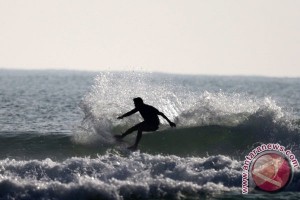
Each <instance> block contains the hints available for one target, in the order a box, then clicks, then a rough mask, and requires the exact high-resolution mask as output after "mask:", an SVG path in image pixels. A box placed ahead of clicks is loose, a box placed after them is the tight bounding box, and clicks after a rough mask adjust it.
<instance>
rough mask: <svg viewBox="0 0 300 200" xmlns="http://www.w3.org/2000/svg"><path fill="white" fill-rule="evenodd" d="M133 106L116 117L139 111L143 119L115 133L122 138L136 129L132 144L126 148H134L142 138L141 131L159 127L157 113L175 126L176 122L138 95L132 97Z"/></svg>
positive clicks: (153, 129)
mask: <svg viewBox="0 0 300 200" xmlns="http://www.w3.org/2000/svg"><path fill="white" fill-rule="evenodd" d="M133 102H134V105H135V108H134V109H133V110H131V111H129V112H127V113H125V114H124V115H122V116H120V117H118V119H123V118H124V117H128V116H130V115H132V114H134V113H136V112H138V111H139V112H140V114H141V115H142V117H143V118H144V121H143V122H141V123H139V124H136V125H135V126H133V127H131V128H129V129H128V130H127V131H125V133H123V134H122V135H116V136H115V137H116V138H117V139H122V138H124V137H125V136H126V135H129V134H130V133H132V132H134V131H138V132H137V136H136V141H135V143H134V145H133V146H131V147H129V148H128V149H130V150H136V149H137V146H138V144H139V142H140V140H141V138H142V132H143V131H145V132H150V131H156V130H157V129H158V128H159V118H158V115H160V116H162V117H163V118H165V119H166V120H167V121H168V122H169V124H170V126H171V127H176V124H175V123H174V122H171V121H170V120H169V119H168V118H167V117H166V116H165V115H164V113H162V112H160V111H158V110H157V109H156V108H154V107H153V106H150V105H147V104H144V102H143V99H142V98H140V97H137V98H134V99H133Z"/></svg>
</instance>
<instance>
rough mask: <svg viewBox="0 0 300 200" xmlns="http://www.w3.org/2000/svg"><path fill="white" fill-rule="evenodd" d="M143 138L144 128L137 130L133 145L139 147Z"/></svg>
mask: <svg viewBox="0 0 300 200" xmlns="http://www.w3.org/2000/svg"><path fill="white" fill-rule="evenodd" d="M141 138H142V130H141V129H139V130H138V132H137V136H136V139H135V143H134V145H133V146H134V147H135V148H137V146H138V144H139V142H140V140H141Z"/></svg>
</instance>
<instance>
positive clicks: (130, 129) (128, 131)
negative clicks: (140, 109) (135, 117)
mask: <svg viewBox="0 0 300 200" xmlns="http://www.w3.org/2000/svg"><path fill="white" fill-rule="evenodd" d="M141 124H142V123H139V124H137V125H135V126H133V127H131V128H129V129H128V130H127V131H125V133H123V134H122V138H123V137H125V136H126V135H129V134H130V133H132V132H134V131H136V130H139V129H140V127H141Z"/></svg>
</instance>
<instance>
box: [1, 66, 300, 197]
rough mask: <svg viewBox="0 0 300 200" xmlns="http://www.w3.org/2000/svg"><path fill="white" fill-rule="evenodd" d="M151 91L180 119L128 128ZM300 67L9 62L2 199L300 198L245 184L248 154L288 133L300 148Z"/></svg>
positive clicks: (152, 98) (294, 185) (296, 187)
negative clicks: (207, 70)
mask: <svg viewBox="0 0 300 200" xmlns="http://www.w3.org/2000/svg"><path fill="white" fill-rule="evenodd" d="M137 96H140V97H142V98H143V99H144V101H145V103H147V104H150V105H153V106H155V107H157V108H158V109H159V110H160V111H162V112H163V113H165V115H166V116H168V117H169V118H170V119H171V120H172V121H175V122H176V124H177V127H176V128H170V127H168V124H167V122H166V121H164V120H163V119H161V126H160V130H159V131H157V132H155V133H146V134H144V135H143V138H142V140H141V143H140V146H139V150H138V151H136V152H130V151H128V150H127V149H126V147H127V146H129V145H131V144H132V143H133V142H134V140H135V135H136V134H135V133H133V134H131V135H130V136H128V137H127V138H126V139H125V140H124V141H123V142H121V143H120V142H116V141H115V140H114V139H113V135H114V134H120V133H121V132H124V131H125V130H126V129H127V128H129V127H130V126H132V125H134V124H135V123H138V122H139V121H141V120H142V119H141V117H140V115H139V114H135V115H132V116H130V117H127V118H125V119H123V120H117V117H118V116H119V115H121V114H123V113H125V112H127V111H129V110H131V109H132V108H133V102H132V98H134V97H137ZM299 98H300V78H266V77H239V76H232V77H230V76H226V77H225V76H192V75H174V74H162V73H144V72H136V71H133V72H98V73H96V72H93V73H92V72H73V71H13V70H0V102H1V103H0V199H300V193H299V192H300V170H299V169H298V168H296V169H295V170H294V176H293V179H292V181H291V183H290V184H289V185H288V186H287V187H285V188H284V189H283V190H281V191H280V192H276V193H267V192H262V191H259V190H256V189H251V190H250V191H249V194H246V195H243V194H242V166H243V162H244V160H245V156H247V155H248V153H249V152H250V151H251V150H252V149H253V148H255V147H256V146H257V145H260V144H263V143H279V144H281V145H283V146H285V147H286V148H288V149H291V150H292V152H293V153H294V154H295V156H296V157H297V158H298V159H299V158H300V148H299V144H300V129H299V126H300V101H299Z"/></svg>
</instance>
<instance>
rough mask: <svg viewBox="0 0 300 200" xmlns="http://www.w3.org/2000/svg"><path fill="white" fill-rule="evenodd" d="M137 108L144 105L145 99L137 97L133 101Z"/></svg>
mask: <svg viewBox="0 0 300 200" xmlns="http://www.w3.org/2000/svg"><path fill="white" fill-rule="evenodd" d="M133 102H134V105H135V107H137V108H138V107H140V106H142V105H143V104H144V102H143V99H142V98H141V97H137V98H134V99H133Z"/></svg>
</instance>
